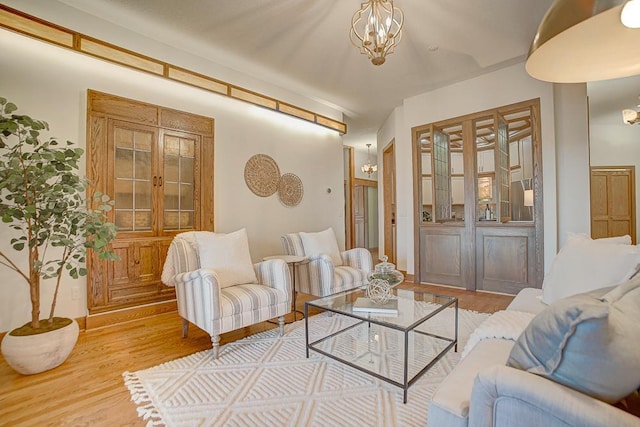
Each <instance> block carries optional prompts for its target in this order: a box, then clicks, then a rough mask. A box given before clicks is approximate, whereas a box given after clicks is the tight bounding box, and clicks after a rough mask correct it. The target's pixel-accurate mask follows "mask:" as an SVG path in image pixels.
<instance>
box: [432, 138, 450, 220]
mask: <svg viewBox="0 0 640 427" xmlns="http://www.w3.org/2000/svg"><path fill="white" fill-rule="evenodd" d="M433 136H434V138H433V150H432V155H433V189H434V194H433V211H434V212H433V214H434V216H435V220H436V221H443V220H449V219H450V218H451V166H450V165H451V157H450V152H449V135H447V134H445V133H443V132H440V131H435V132H434V133H433Z"/></svg>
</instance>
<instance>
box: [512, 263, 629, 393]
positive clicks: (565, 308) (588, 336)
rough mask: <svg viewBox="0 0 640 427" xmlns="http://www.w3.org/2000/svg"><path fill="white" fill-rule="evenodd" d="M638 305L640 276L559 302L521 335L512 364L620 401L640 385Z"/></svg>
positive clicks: (577, 388)
mask: <svg viewBox="0 0 640 427" xmlns="http://www.w3.org/2000/svg"><path fill="white" fill-rule="evenodd" d="M605 292H606V293H605ZM638 307H640V276H636V277H634V278H633V279H631V280H629V281H628V282H626V283H624V284H622V285H620V286H617V287H615V288H613V289H611V290H608V292H607V291H604V290H599V291H594V292H591V293H586V294H579V295H574V296H572V297H569V298H564V299H562V300H560V301H557V302H556V303H554V304H552V305H550V306H549V307H548V308H547V309H546V310H544V311H543V312H541V313H540V314H538V315H537V316H536V317H535V318H534V319H533V320H532V321H531V323H530V324H529V326H528V327H527V328H526V329H525V330H524V332H523V333H522V335H520V337H519V338H518V340H517V342H516V344H515V346H514V347H513V350H512V351H511V354H510V355H509V360H508V361H507V365H508V366H512V367H514V368H518V369H522V370H525V371H528V372H531V373H534V374H538V375H541V376H543V377H546V378H548V379H550V380H552V381H556V382H558V383H560V384H563V385H565V386H568V387H571V388H573V389H575V390H578V391H580V392H582V393H585V394H588V395H590V396H593V397H595V398H597V399H600V400H603V401H605V402H609V403H613V402H617V401H618V400H620V399H622V398H624V397H625V396H627V395H629V394H630V393H631V392H632V391H634V390H636V389H637V388H638V386H640V357H638V354H640V342H639V341H638V337H639V336H640V310H638Z"/></svg>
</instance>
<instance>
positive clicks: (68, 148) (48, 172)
mask: <svg viewBox="0 0 640 427" xmlns="http://www.w3.org/2000/svg"><path fill="white" fill-rule="evenodd" d="M16 110H17V107H16V105H15V104H13V103H11V102H8V101H7V100H6V99H4V98H1V97H0V218H1V219H2V222H3V223H5V224H6V225H8V227H10V228H11V229H13V230H14V231H13V233H14V235H15V237H13V238H12V239H11V242H10V245H11V247H12V248H13V250H15V251H17V252H26V255H27V256H28V264H25V263H24V262H22V263H20V262H17V261H15V260H14V259H13V257H14V256H15V255H16V254H13V253H11V254H9V253H8V252H9V251H5V250H2V248H0V265H4V266H5V267H8V268H9V269H10V270H13V271H15V272H16V273H17V274H18V275H19V276H21V277H22V278H23V279H24V281H25V282H26V284H27V285H28V289H29V294H30V297H31V321H30V322H28V323H26V324H25V325H23V326H22V327H20V328H17V329H14V330H12V331H11V332H9V333H7V334H6V335H5V337H4V338H3V340H2V354H3V355H4V357H5V360H6V361H7V363H8V364H9V365H10V366H11V367H12V368H14V369H15V370H16V371H18V372H20V373H22V374H34V373H38V372H43V371H45V370H48V369H52V368H54V367H56V366H58V365H60V364H61V363H62V362H64V361H65V360H66V358H67V357H68V355H69V353H70V352H71V350H72V349H73V347H74V346H75V343H76V340H77V338H78V332H79V328H78V324H77V322H76V321H75V320H73V319H66V318H59V317H54V310H55V307H56V302H57V296H58V291H59V289H60V284H61V281H62V277H63V276H64V275H65V274H68V275H69V276H71V277H72V278H74V279H77V278H78V277H80V276H84V275H86V273H87V271H86V268H85V266H84V263H85V256H86V250H87V249H91V250H94V251H96V253H97V254H98V255H99V257H100V258H101V259H116V258H117V257H116V255H115V254H114V253H113V252H112V251H111V250H110V249H109V242H110V241H111V240H112V239H113V238H114V237H115V233H116V228H115V225H114V224H111V223H109V222H107V216H106V212H108V211H109V210H110V209H111V206H112V204H113V203H112V201H111V199H110V198H109V197H108V196H106V195H102V194H98V193H96V194H94V195H93V197H91V200H90V202H87V198H86V197H85V194H86V190H87V188H88V182H87V181H86V179H84V178H81V177H80V176H78V164H79V162H80V158H81V157H82V154H83V150H82V149H81V148H75V147H74V144H73V143H72V142H69V141H67V142H66V143H63V144H62V143H60V142H59V141H58V140H57V139H55V138H49V139H42V138H41V136H40V132H41V131H45V130H46V131H48V130H49V126H48V124H47V123H46V122H44V121H40V120H35V119H32V118H31V117H29V116H26V115H21V114H16V113H15V112H16ZM25 265H26V267H24V266H25ZM47 279H52V280H47ZM44 285H50V286H55V288H54V291H53V298H52V301H51V309H50V311H49V316H48V318H46V319H41V318H40V303H41V286H44ZM16 286H17V284H16ZM26 288H27V287H26V286H25V289H26Z"/></svg>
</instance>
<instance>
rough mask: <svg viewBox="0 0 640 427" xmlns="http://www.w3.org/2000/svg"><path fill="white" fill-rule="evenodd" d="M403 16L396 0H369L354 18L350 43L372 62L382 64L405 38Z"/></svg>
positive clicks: (362, 5) (361, 6) (352, 19)
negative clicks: (403, 35)
mask: <svg viewBox="0 0 640 427" xmlns="http://www.w3.org/2000/svg"><path fill="white" fill-rule="evenodd" d="M403 22H404V15H403V14H402V11H401V10H400V9H399V8H397V7H395V6H394V5H393V0H369V1H367V2H366V3H362V4H361V5H360V10H358V11H357V12H356V13H355V14H354V15H353V18H351V32H350V38H351V43H353V45H354V46H355V47H357V48H358V49H360V53H362V54H363V55H367V56H368V57H369V59H371V63H372V64H373V65H382V64H384V61H385V56H387V55H390V54H391V53H393V49H394V47H395V46H396V45H397V44H398V43H400V40H401V39H402V24H403Z"/></svg>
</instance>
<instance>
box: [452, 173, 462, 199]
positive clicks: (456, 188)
mask: <svg viewBox="0 0 640 427" xmlns="http://www.w3.org/2000/svg"><path fill="white" fill-rule="evenodd" d="M451 203H453V204H454V205H464V176H452V177H451Z"/></svg>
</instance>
